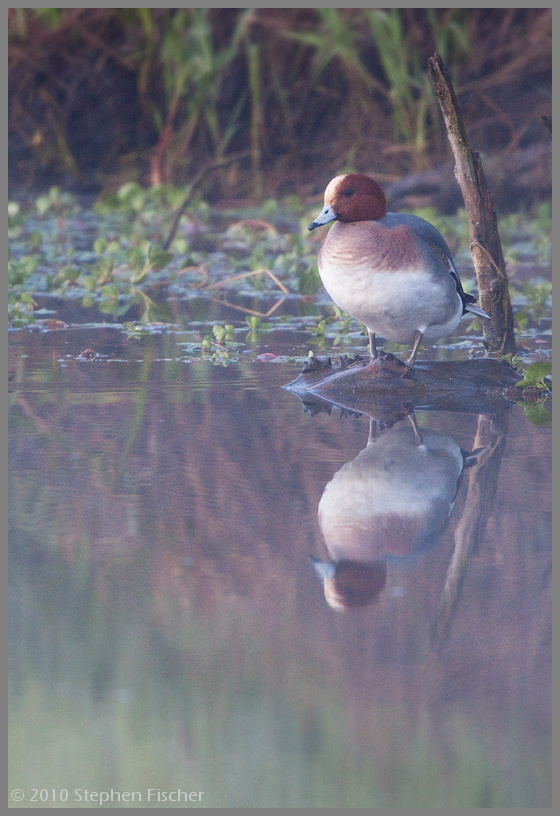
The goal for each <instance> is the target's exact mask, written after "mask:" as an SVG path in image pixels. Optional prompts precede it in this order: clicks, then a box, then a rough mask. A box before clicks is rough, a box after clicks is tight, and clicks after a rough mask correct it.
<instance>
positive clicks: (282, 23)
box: [9, 8, 551, 197]
mask: <svg viewBox="0 0 560 816" xmlns="http://www.w3.org/2000/svg"><path fill="white" fill-rule="evenodd" d="M549 12H550V10H549V9H514V10H511V9H510V10H508V9H504V10H501V9H490V10H479V9H474V10H469V9H331V8H319V9H310V8H307V9H298V8H289V9H277V8H271V9H267V8H256V9H229V8H228V9H226V8H224V9H217V8H178V9H154V8H151V9H12V10H11V11H10V16H9V32H10V44H9V56H10V73H9V75H10V133H11V137H12V141H13V142H14V143H18V145H19V147H20V150H21V153H22V155H24V157H25V160H26V161H27V162H28V163H30V164H33V162H35V163H36V166H38V167H40V166H48V165H49V163H50V164H56V156H57V155H58V154H59V153H60V150H61V145H63V146H64V145H65V144H66V145H67V148H66V158H65V160H64V162H63V163H62V164H63V166H64V167H65V168H66V169H67V172H74V171H73V170H72V162H71V161H70V160H69V157H72V158H73V159H74V162H75V164H76V165H80V162H82V163H83V164H85V171H86V172H89V171H90V170H91V167H90V165H88V150H87V149H85V148H84V150H83V154H84V155H83V156H78V155H76V149H77V148H76V146H75V145H74V142H73V141H72V139H71V135H72V133H75V132H76V122H78V124H79V122H80V121H81V120H82V119H84V117H86V115H87V113H88V111H90V110H91V105H92V100H93V101H95V103H96V105H97V107H98V108H99V115H97V109H96V116H95V119H96V121H99V123H100V128H102V127H103V123H104V122H109V123H113V122H115V121H118V122H119V123H120V124H119V127H120V130H119V129H118V128H117V131H118V132H119V133H122V138H120V141H119V140H118V139H117V138H115V141H114V143H113V144H111V143H109V141H108V140H109V130H108V129H107V135H106V137H105V138H106V141H107V145H106V149H105V150H104V151H102V154H103V155H102V158H103V161H102V162H101V165H100V167H101V170H102V172H105V173H107V172H110V169H111V168H115V167H117V168H118V167H119V166H120V167H128V168H131V167H132V166H134V167H136V170H134V171H131V170H130V169H129V170H128V171H127V172H129V176H128V177H127V178H123V177H122V175H121V178H119V179H118V181H119V183H120V182H122V181H124V180H139V181H143V182H147V183H151V184H160V183H162V182H163V183H176V184H177V183H185V182H187V181H188V180H189V179H190V178H191V177H192V175H193V173H194V172H196V171H197V170H198V169H199V168H200V165H201V163H208V162H211V161H216V162H217V163H220V161H221V160H223V159H224V157H226V156H228V155H231V154H233V153H235V154H240V155H243V156H244V158H241V159H240V160H239V161H238V162H236V163H235V164H233V165H231V166H229V167H228V169H227V170H224V169H220V170H218V171H217V172H216V174H215V176H214V178H213V190H214V192H215V193H217V194H220V193H221V194H226V195H228V194H231V193H232V192H233V190H234V189H235V192H236V193H238V194H243V193H244V192H245V193H250V194H252V195H256V196H259V197H260V196H261V195H264V193H265V183H264V181H263V173H264V172H265V170H267V169H268V168H270V167H272V166H273V165H275V166H276V168H277V174H278V177H279V178H281V177H282V176H285V177H286V178H289V179H290V185H291V184H292V179H293V177H294V176H296V175H300V176H301V175H302V174H308V173H309V172H310V168H312V167H317V166H318V165H321V164H323V163H325V164H328V165H329V167H331V168H332V169H333V170H335V169H336V170H338V169H341V168H343V167H349V168H355V169H358V170H371V169H373V168H374V167H375V169H376V170H377V172H381V173H385V174H393V175H400V174H402V173H406V172H409V171H411V170H415V169H419V168H422V167H425V166H428V165H433V163H434V160H437V158H438V155H442V154H443V151H444V149H445V142H444V140H443V139H442V137H441V133H442V130H441V126H440V123H439V117H438V115H437V111H436V108H435V104H434V99H433V92H432V89H431V86H430V84H429V82H428V79H427V74H426V70H425V66H426V60H427V58H428V57H429V56H431V54H433V53H434V51H436V50H437V51H438V53H440V54H441V55H442V57H443V58H444V60H445V61H446V63H447V65H448V67H449V69H450V70H451V72H452V74H453V73H455V74H456V75H457V77H458V78H460V77H461V76H462V75H466V76H467V77H468V78H469V81H470V89H471V97H470V98H471V99H472V88H473V84H472V83H473V80H474V79H476V75H477V71H478V72H480V71H482V70H484V71H485V73H486V75H485V77H484V84H485V93H486V94H487V93H488V88H489V84H490V83H491V76H489V74H488V71H489V67H488V66H490V67H493V66H495V68H496V71H497V72H498V73H499V76H500V81H502V82H503V77H504V76H508V77H509V79H510V80H511V79H515V78H521V77H522V78H523V79H524V80H526V79H527V77H529V76H531V72H533V73H535V72H536V73H538V72H539V71H540V72H541V73H542V71H543V70H545V71H546V67H547V66H549V65H550V49H551V46H550V23H549ZM478 31H480V32H481V33H482V34H483V36H478ZM489 31H490V32H493V31H495V32H497V33H496V34H492V33H490V34H489ZM496 38H498V39H499V46H500V49H501V50H500V51H499V54H500V57H499V59H497V57H496V54H497V51H496V46H497V44H498V40H497V39H496ZM484 49H487V50H488V53H486V51H485V50H484ZM508 71H509V73H508ZM131 76H132V77H133V78H134V80H135V87H136V97H135V98H131V97H130V96H129V97H127V95H126V93H125V90H126V88H125V84H126V82H125V81H129V79H128V78H129V77H131ZM123 83H125V84H123ZM530 115H531V114H530V112H529V111H528V112H527V116H530ZM533 118H534V115H533ZM95 135H96V136H97V137H99V134H95ZM102 135H103V134H101V136H102ZM92 138H93V133H92ZM65 139H66V142H65ZM74 141H75V140H74ZM82 143H83V140H82ZM82 143H80V142H79V140H78V148H79V147H80V144H82ZM147 146H148V149H146V147H147ZM25 151H27V152H25ZM72 151H74V153H73V152H72ZM438 151H439V153H438ZM89 156H91V151H89ZM111 157H112V163H111ZM128 158H130V159H131V161H128V160H127V159H128ZM89 161H90V162H91V158H90V159H89ZM60 164H61V162H60V160H59V161H58V165H59V166H60ZM24 165H25V162H23V161H22V167H23V166H24ZM75 172H79V168H78V170H76V171H75ZM131 172H132V178H131V175H130V173H131ZM134 174H135V175H134ZM267 183H270V178H269V181H268V182H267ZM240 185H241V186H240Z"/></svg>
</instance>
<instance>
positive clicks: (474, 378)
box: [284, 353, 539, 425]
mask: <svg viewBox="0 0 560 816" xmlns="http://www.w3.org/2000/svg"><path fill="white" fill-rule="evenodd" d="M521 379H522V376H521V375H520V374H519V373H518V372H517V371H516V370H515V368H513V366H511V365H509V363H507V362H505V360H494V359H489V358H485V359H480V360H459V361H449V362H422V361H418V362H417V363H416V364H415V366H414V368H412V369H411V368H410V367H409V366H407V365H406V364H405V363H403V362H402V360H399V359H398V358H397V357H395V356H394V355H393V354H383V353H382V354H380V355H379V357H378V358H377V359H376V360H373V361H370V360H369V358H367V359H362V358H359V357H353V358H348V357H341V358H340V363H339V365H338V366H334V365H333V364H332V362H331V359H330V358H315V357H314V358H311V359H310V360H309V362H306V363H305V365H304V367H303V370H302V372H301V374H300V375H299V377H297V378H296V379H295V380H293V381H292V382H291V383H289V384H288V385H286V386H284V387H285V388H286V389H287V390H288V391H292V392H293V393H295V394H296V395H297V396H298V397H299V398H300V399H301V401H302V402H303V403H304V405H306V407H308V408H309V409H310V410H312V411H320V410H328V408H329V406H330V407H332V406H333V405H334V406H337V407H338V408H341V409H343V410H346V411H350V412H355V413H365V414H367V415H368V416H371V417H374V418H375V419H377V420H379V421H381V422H382V423H386V424H389V425H390V424H392V423H394V422H396V421H397V420H398V419H401V418H402V417H403V416H405V415H406V414H408V413H410V412H411V411H413V410H414V409H415V408H416V409H419V410H420V409H421V410H447V411H464V412H468V413H478V414H480V413H483V414H484V413H494V412H496V411H500V410H504V409H506V408H508V407H509V406H510V405H512V404H513V402H515V401H517V400H522V399H525V400H535V399H537V398H538V396H539V394H538V393H537V391H536V389H521V388H519V387H517V386H516V384H517V383H518V382H519V381H520V380H521Z"/></svg>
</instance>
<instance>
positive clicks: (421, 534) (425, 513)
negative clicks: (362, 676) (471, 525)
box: [311, 414, 485, 609]
mask: <svg viewBox="0 0 560 816" xmlns="http://www.w3.org/2000/svg"><path fill="white" fill-rule="evenodd" d="M408 420H409V422H408V424H399V426H395V427H394V428H391V429H390V430H388V431H386V432H385V433H384V434H383V435H382V436H380V437H378V438H376V436H375V433H374V427H375V426H374V421H373V420H372V421H371V423H370V433H369V439H368V444H367V446H366V447H365V449H364V450H363V451H361V452H360V453H359V454H358V456H357V457H356V458H355V459H354V460H353V461H352V462H348V463H347V464H345V465H343V467H342V468H341V469H340V470H339V471H338V472H337V473H335V475H334V476H333V478H332V479H331V481H330V482H329V483H328V484H327V485H326V487H325V489H324V491H323V495H322V497H321V501H320V502H319V510H318V517H319V526H320V528H321V532H322V534H323V537H324V539H325V544H326V546H327V549H328V551H329V555H330V557H331V559H332V560H330V561H321V560H320V559H318V558H315V557H314V556H311V562H312V564H313V566H314V567H315V569H316V571H317V573H318V574H319V576H320V577H321V579H322V581H323V585H324V591H325V598H326V600H327V602H328V603H329V605H330V606H332V607H333V608H336V609H348V608H351V607H363V606H367V605H369V604H372V603H374V602H375V601H376V600H377V598H378V597H379V594H380V593H381V591H382V590H383V588H384V586H385V584H386V580H387V565H388V564H391V563H401V564H404V563H408V562H412V561H414V560H415V559H416V558H418V557H419V556H421V555H422V554H423V553H424V552H426V551H427V550H428V549H430V548H431V547H433V546H435V545H436V544H437V543H438V540H439V538H440V537H441V535H442V533H443V532H444V530H445V528H446V526H447V524H448V522H449V518H450V516H451V513H452V512H453V508H454V505H455V499H456V496H457V491H458V488H459V484H460V481H461V476H462V474H463V471H464V470H465V468H466V467H469V466H470V465H472V464H474V463H475V462H476V461H477V459H478V457H479V456H480V454H482V453H483V452H485V449H482V450H479V451H474V452H473V453H465V452H464V451H462V450H461V448H459V446H458V445H457V443H456V442H455V441H454V440H453V439H452V438H451V437H449V436H444V435H443V434H441V433H437V432H435V431H429V430H422V431H421V432H420V430H419V429H418V426H417V424H416V420H415V418H414V415H413V414H410V415H409V417H408Z"/></svg>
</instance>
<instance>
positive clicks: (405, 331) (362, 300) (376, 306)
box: [308, 173, 488, 367]
mask: <svg viewBox="0 0 560 816" xmlns="http://www.w3.org/2000/svg"><path fill="white" fill-rule="evenodd" d="M330 221H336V223H335V224H333V226H332V227H331V229H330V230H329V233H328V235H327V237H326V239H325V241H324V243H323V245H322V247H321V249H320V251H319V258H318V265H319V274H320V275H321V280H322V281H323V285H324V286H325V289H326V290H327V292H328V293H329V295H330V296H331V298H332V299H333V300H334V302H335V303H336V304H337V305H338V306H340V308H341V309H343V310H344V311H345V312H348V314H350V315H352V317H355V318H356V319H357V320H359V321H360V322H362V323H364V324H365V326H366V328H367V331H368V335H369V351H370V357H371V358H372V359H375V358H376V357H377V348H376V342H375V335H376V334H379V335H381V336H382V337H385V338H386V339H387V340H392V341H393V342H395V343H401V344H403V345H410V344H412V347H413V348H412V354H411V355H410V357H409V358H408V360H407V365H409V366H410V367H412V366H413V365H414V360H415V359H416V354H417V352H418V347H419V345H420V343H421V342H422V340H437V339H438V338H439V337H443V336H444V335H447V334H450V333H451V332H452V331H453V329H455V327H456V326H457V324H458V323H459V320H460V319H461V317H462V316H463V315H464V314H467V312H470V313H472V314H474V315H478V316H479V317H488V315H487V314H486V312H484V311H483V310H482V309H481V308H480V307H479V306H477V305H475V304H476V298H474V297H473V296H472V295H468V294H466V293H465V292H464V291H463V287H462V286H461V281H460V279H459V275H458V274H457V270H456V269H455V264H454V263H453V258H452V256H451V252H450V250H449V247H448V246H447V244H446V242H445V239H444V238H443V236H442V235H441V233H440V232H438V230H437V229H436V228H435V227H434V226H433V225H432V224H430V223H429V222H428V221H425V220H424V219H423V218H419V217H418V216H416V215H411V214H407V213H403V214H397V213H388V212H387V201H386V198H385V193H384V192H383V190H382V189H381V187H380V186H379V184H377V182H375V181H374V180H373V179H372V178H370V177H369V176H365V175H362V174H360V173H349V174H347V175H344V176H336V178H334V179H333V180H332V181H331V182H330V183H329V185H328V186H327V189H326V190H325V206H324V208H323V210H322V211H321V213H320V215H319V216H318V217H317V218H316V219H315V220H314V221H313V222H312V223H311V224H310V225H309V227H308V229H310V230H313V229H315V228H316V227H320V226H322V225H323V224H328V223H329V222H330Z"/></svg>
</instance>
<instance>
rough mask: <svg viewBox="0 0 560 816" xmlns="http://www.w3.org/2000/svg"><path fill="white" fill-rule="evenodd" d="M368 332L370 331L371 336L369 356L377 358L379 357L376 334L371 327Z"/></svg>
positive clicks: (369, 335)
mask: <svg viewBox="0 0 560 816" xmlns="http://www.w3.org/2000/svg"><path fill="white" fill-rule="evenodd" d="M367 333H368V337H369V356H370V358H371V359H372V360H376V359H377V344H376V342H375V334H374V333H373V332H372V331H370V330H369V329H368V330H367Z"/></svg>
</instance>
